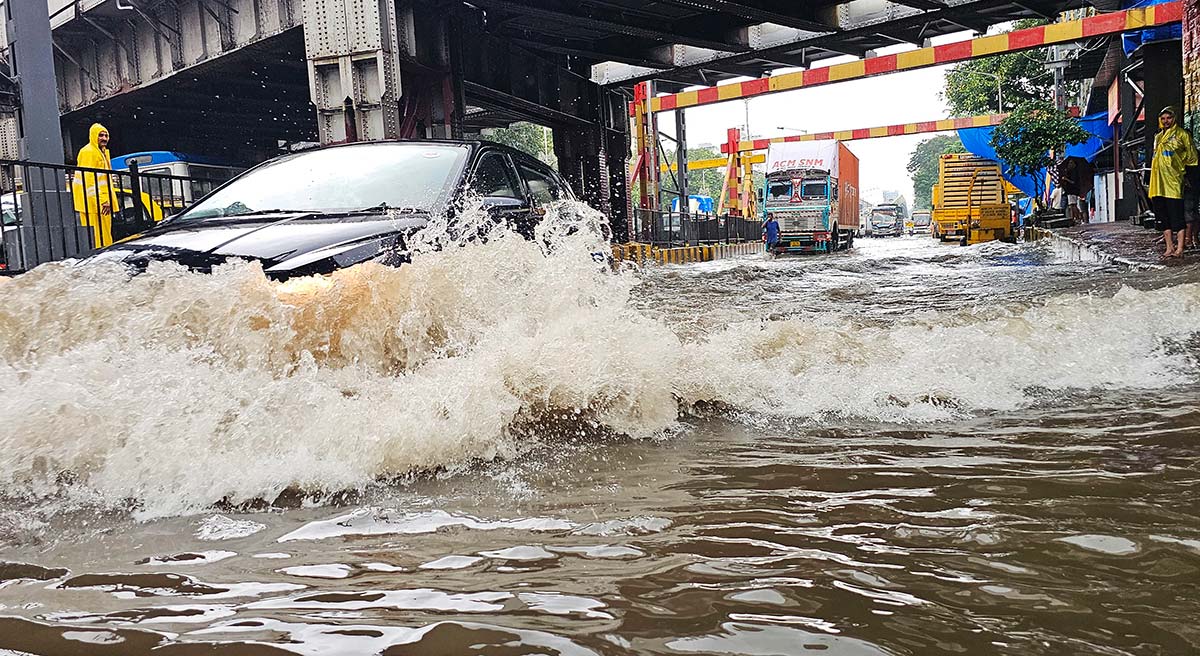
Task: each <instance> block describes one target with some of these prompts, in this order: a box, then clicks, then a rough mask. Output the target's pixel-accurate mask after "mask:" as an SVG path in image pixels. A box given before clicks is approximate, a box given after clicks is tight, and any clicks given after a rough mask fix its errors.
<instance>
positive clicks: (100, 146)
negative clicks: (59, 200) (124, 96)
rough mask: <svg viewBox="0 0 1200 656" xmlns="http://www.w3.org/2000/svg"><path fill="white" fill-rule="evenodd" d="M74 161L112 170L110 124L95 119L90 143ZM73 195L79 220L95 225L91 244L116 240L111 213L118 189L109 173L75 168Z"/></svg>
mask: <svg viewBox="0 0 1200 656" xmlns="http://www.w3.org/2000/svg"><path fill="white" fill-rule="evenodd" d="M75 165H76V166H79V167H81V168H88V169H101V170H105V171H109V170H112V157H111V156H110V155H109V153H108V128H105V127H104V126H103V125H100V124H99V123H93V124H92V127H91V128H90V129H89V130H88V144H87V145H86V146H84V147H83V148H80V149H79V155H78V156H76V158H75ZM71 195H72V196H73V197H74V200H75V211H76V212H79V223H80V225H83V226H90V227H91V229H92V245H93V246H95V247H96V248H100V247H101V246H108V245H109V244H111V243H112V242H113V238H112V215H113V204H114V202H115V198H114V197H115V193H114V190H113V188H112V185H111V184H110V183H109V176H108V175H106V174H103V173H97V172H95V171H76V172H75V179H74V180H73V181H72V183H71Z"/></svg>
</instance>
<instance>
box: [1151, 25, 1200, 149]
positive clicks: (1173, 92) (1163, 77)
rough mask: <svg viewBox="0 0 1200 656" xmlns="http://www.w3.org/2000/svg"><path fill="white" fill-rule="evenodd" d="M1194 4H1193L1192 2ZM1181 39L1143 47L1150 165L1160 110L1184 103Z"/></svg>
mask: <svg viewBox="0 0 1200 656" xmlns="http://www.w3.org/2000/svg"><path fill="white" fill-rule="evenodd" d="M1189 4H1190V3H1189ZM1179 46H1180V44H1179V42H1178V41H1160V42H1156V43H1147V44H1145V45H1143V46H1142V57H1143V58H1144V60H1143V63H1142V71H1143V73H1142V74H1143V80H1144V83H1145V85H1146V106H1145V109H1146V143H1145V157H1146V160H1145V161H1146V162H1147V166H1149V162H1150V160H1151V159H1152V158H1153V157H1154V135H1155V133H1157V132H1158V113H1159V112H1160V111H1162V109H1163V108H1164V107H1166V106H1168V105H1175V106H1176V107H1179V106H1181V105H1183V91H1184V88H1183V81H1182V78H1183V57H1182V56H1181V54H1180V47H1179Z"/></svg>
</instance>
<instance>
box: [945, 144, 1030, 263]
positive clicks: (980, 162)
mask: <svg viewBox="0 0 1200 656" xmlns="http://www.w3.org/2000/svg"><path fill="white" fill-rule="evenodd" d="M930 234H932V235H933V237H934V238H935V239H940V240H942V241H946V240H950V239H956V240H958V242H959V243H961V244H962V245H964V246H966V245H968V244H978V243H981V242H985V241H992V240H994V239H1003V240H1011V239H1012V215H1011V210H1010V208H1009V205H1008V192H1007V190H1006V189H1005V183H1004V178H1003V177H1002V176H1001V175H1000V165H998V164H997V163H996V162H994V161H992V160H990V159H985V158H983V157H976V156H975V155H969V154H961V153H956V154H949V155H942V158H941V160H940V161H939V162H938V183H937V184H935V185H934V186H933V217H932V225H931V226H930Z"/></svg>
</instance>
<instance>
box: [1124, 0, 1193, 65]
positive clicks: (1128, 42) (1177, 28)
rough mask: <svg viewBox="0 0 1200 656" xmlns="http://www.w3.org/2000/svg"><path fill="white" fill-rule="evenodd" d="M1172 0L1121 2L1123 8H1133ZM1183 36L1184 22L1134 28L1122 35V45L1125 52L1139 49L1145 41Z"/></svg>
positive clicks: (1167, 39) (1127, 0)
mask: <svg viewBox="0 0 1200 656" xmlns="http://www.w3.org/2000/svg"><path fill="white" fill-rule="evenodd" d="M1170 1H1171V0H1124V2H1122V3H1121V8H1122V9H1133V8H1135V7H1149V6H1151V5H1161V4H1162V3H1164V2H1170ZM1182 38H1183V24H1182V23H1175V24H1173V25H1160V26H1158V27H1148V28H1146V29H1144V30H1133V31H1131V32H1125V33H1123V34H1122V35H1121V46H1122V47H1123V48H1124V50H1125V54H1126V55H1128V54H1129V53H1131V52H1133V51H1134V50H1137V49H1138V47H1139V46H1141V45H1142V44H1143V43H1150V42H1152V41H1170V40H1172V39H1182Z"/></svg>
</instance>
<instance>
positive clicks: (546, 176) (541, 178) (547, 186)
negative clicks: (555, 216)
mask: <svg viewBox="0 0 1200 656" xmlns="http://www.w3.org/2000/svg"><path fill="white" fill-rule="evenodd" d="M516 165H517V174H518V175H520V177H521V182H522V183H523V184H524V185H525V192H526V194H527V195H528V196H529V213H530V216H531V223H530V226H529V232H530V234H531V235H532V233H533V226H535V225H536V224H537V222H538V221H541V220H542V217H544V216H545V215H546V208H547V207H549V205H550V204H551V203H554V202H556V201H560V200H571V199H572V196H571V191H570V189H569V188H568V187H567V186H566V185H565V184H563V182H562V179H561V178H559V177H558V175H556V174H555V173H554V171H552V170H550V169H549V168H547V167H545V166H544V165H542V164H540V163H537V164H535V163H533V162H527V161H523V160H521V159H518V160H517V161H516Z"/></svg>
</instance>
